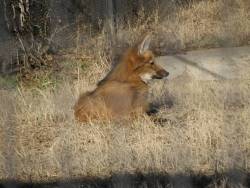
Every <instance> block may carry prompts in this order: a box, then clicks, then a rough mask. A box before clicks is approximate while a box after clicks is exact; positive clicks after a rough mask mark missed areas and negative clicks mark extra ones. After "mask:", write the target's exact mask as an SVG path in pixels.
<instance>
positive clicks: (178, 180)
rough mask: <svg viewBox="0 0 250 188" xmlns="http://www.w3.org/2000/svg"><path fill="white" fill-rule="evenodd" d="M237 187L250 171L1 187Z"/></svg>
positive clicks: (249, 180) (249, 181) (1, 187)
mask: <svg viewBox="0 0 250 188" xmlns="http://www.w3.org/2000/svg"><path fill="white" fill-rule="evenodd" d="M77 187H79V188H130V187H132V188H136V187H140V188H151V187H152V188H158V187H159V188H165V187H166V188H169V187H176V188H184V187H185V188H212V187H214V188H215V187H216V188H220V187H221V188H235V187H242V188H243V187H250V173H246V172H242V171H238V170H231V171H229V172H227V173H224V174H219V173H217V174H214V175H203V174H192V173H190V174H189V175H187V174H177V175H169V174H160V173H150V174H133V175H132V174H126V173H125V174H115V175H113V176H111V177H110V178H106V179H102V178H82V179H69V180H58V181H51V182H39V183H34V182H18V181H14V180H5V181H1V182H0V188H77Z"/></svg>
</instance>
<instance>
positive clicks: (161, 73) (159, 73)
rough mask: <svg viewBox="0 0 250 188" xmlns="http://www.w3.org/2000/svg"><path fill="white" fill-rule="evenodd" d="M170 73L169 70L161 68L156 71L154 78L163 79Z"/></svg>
mask: <svg viewBox="0 0 250 188" xmlns="http://www.w3.org/2000/svg"><path fill="white" fill-rule="evenodd" d="M168 75H169V72H167V71H165V70H159V71H157V72H156V75H154V76H153V77H152V78H153V79H162V78H164V77H167V76H168Z"/></svg>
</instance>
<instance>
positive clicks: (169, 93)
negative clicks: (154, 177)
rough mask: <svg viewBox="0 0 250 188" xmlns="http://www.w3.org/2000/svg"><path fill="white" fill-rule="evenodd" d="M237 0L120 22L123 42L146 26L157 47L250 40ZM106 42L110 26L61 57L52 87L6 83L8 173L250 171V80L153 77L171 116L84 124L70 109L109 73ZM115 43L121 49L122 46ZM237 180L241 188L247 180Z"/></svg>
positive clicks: (247, 14) (164, 111) (245, 4)
mask: <svg viewBox="0 0 250 188" xmlns="http://www.w3.org/2000/svg"><path fill="white" fill-rule="evenodd" d="M230 2H231V3H232V4H230V3H228V4H227V3H225V0H217V1H201V2H199V3H196V4H194V5H192V6H190V7H188V8H186V9H184V8H183V9H182V8H180V9H179V10H178V11H176V12H175V13H173V15H171V16H169V17H164V16H163V18H162V17H160V15H158V14H157V11H156V12H155V14H154V15H153V16H152V18H149V19H148V21H147V20H146V21H145V19H142V20H141V21H140V20H139V21H138V24H136V25H133V26H131V27H129V28H126V29H124V28H119V30H118V35H117V41H118V44H121V45H124V46H127V45H128V44H132V43H133V42H134V41H135V40H137V39H138V38H139V36H140V34H141V33H145V31H147V30H149V31H152V32H153V33H154V36H155V38H154V40H153V48H155V51H157V52H158V53H159V54H166V53H168V52H169V51H168V50H169V49H172V50H175V51H178V50H187V49H199V48H211V47H219V46H240V45H246V44H249V42H250V3H249V1H247V0H245V1H243V0H241V1H237V2H236V1H230ZM224 15H227V16H224ZM142 16H143V15H142ZM187 18H188V19H187ZM82 32H84V31H82ZM107 43H108V39H107V37H106V36H105V35H104V34H103V33H100V34H98V35H97V36H95V37H92V38H90V39H89V40H88V42H86V43H85V44H84V45H81V44H78V43H76V49H74V50H73V51H74V55H73V57H72V55H66V56H70V58H68V59H67V60H65V61H63V62H62V64H63V63H65V62H66V63H67V66H68V67H67V68H66V69H65V71H62V73H61V74H65V75H63V76H62V77H63V79H62V80H61V81H60V83H59V84H57V85H56V86H54V85H53V84H52V85H50V82H49V81H47V80H46V81H40V80H39V83H40V84H46V83H48V85H49V86H48V87H37V86H34V87H25V86H24V84H23V83H20V84H19V85H18V87H16V88H15V89H11V90H7V89H0V138H1V140H0V179H2V180H4V179H15V180H22V181H34V182H39V181H51V180H57V179H61V178H63V179H64V178H81V177H103V178H104V177H110V176H111V175H112V174H117V173H131V174H133V173H151V172H157V173H168V174H200V173H201V174H205V175H211V174H214V173H224V172H228V171H234V170H235V171H241V172H242V173H243V174H247V173H249V172H250V81H249V80H250V77H248V78H249V79H244V80H243V79H239V80H227V81H194V80H193V79H192V78H190V77H189V76H188V75H183V76H181V77H179V78H178V79H175V80H169V81H163V80H160V81H154V82H153V83H152V84H151V92H150V93H151V94H150V98H151V100H152V101H154V102H156V103H157V104H160V111H159V113H158V114H157V116H158V117H160V118H165V120H166V121H164V122H158V123H155V122H152V121H151V120H150V118H149V117H147V116H143V117H141V118H139V119H137V120H134V121H128V122H120V123H117V122H116V123H112V122H109V123H107V122H106V123H102V122H101V121H99V122H92V123H89V124H79V123H77V122H76V121H75V120H74V116H73V109H72V107H73V105H74V103H75V101H76V99H77V97H78V96H79V94H80V93H82V92H84V91H88V90H91V89H93V88H94V87H95V84H96V83H97V81H98V80H100V79H101V78H102V77H103V76H104V75H105V74H106V73H107V71H108V70H110V67H111V64H110V59H111V58H110V56H109V55H106V51H107V50H108V47H107V46H108V45H107ZM117 49H118V50H117V52H116V53H118V54H119V53H120V52H119V50H120V49H124V47H121V48H119V46H118V48H117ZM83 65H84V68H82V67H83ZM244 71H245V72H246V70H244ZM248 73H250V70H249V72H248ZM170 74H171V72H170ZM249 75H250V74H249ZM50 86H53V87H50ZM171 103H173V105H172V106H171V105H169V104H171ZM242 178H243V179H244V180H242V182H244V181H247V180H246V177H244V176H242ZM227 180H228V179H226V180H225V181H227ZM228 181H230V180H228ZM239 181H240V182H239V184H238V187H244V185H243V184H244V183H242V182H241V179H240V180H239ZM249 181H250V180H249ZM249 184H250V183H249ZM223 185H224V184H222V185H221V186H217V187H223ZM214 187H216V186H214ZM224 187H226V185H225V186H224ZM232 187H233V186H232ZM246 187H247V186H246Z"/></svg>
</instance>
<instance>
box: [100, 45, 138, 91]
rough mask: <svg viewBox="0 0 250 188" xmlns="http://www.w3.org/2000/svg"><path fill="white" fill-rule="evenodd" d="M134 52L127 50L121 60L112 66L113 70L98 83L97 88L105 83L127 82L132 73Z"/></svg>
mask: <svg viewBox="0 0 250 188" xmlns="http://www.w3.org/2000/svg"><path fill="white" fill-rule="evenodd" d="M135 53H136V52H135V50H134V49H129V50H128V51H127V53H126V54H125V55H124V56H123V58H122V60H121V61H120V62H119V63H118V64H116V65H115V66H114V68H113V69H112V70H111V71H110V72H109V73H108V74H107V75H106V77H104V78H103V79H102V80H101V81H99V82H98V84H97V85H98V86H100V85H103V84H104V83H105V82H107V81H119V82H126V81H129V77H130V76H131V75H132V72H133V63H134V62H133V57H134V56H135Z"/></svg>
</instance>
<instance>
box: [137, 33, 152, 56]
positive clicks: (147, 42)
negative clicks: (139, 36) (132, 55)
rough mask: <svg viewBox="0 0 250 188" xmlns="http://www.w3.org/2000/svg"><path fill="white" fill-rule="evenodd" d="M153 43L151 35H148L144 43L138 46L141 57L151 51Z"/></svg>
mask: <svg viewBox="0 0 250 188" xmlns="http://www.w3.org/2000/svg"><path fill="white" fill-rule="evenodd" d="M150 42H151V35H146V36H145V38H144V39H143V41H142V42H141V43H140V44H139V45H138V53H139V54H140V55H142V54H144V52H146V51H147V50H148V49H149V45H150Z"/></svg>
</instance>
